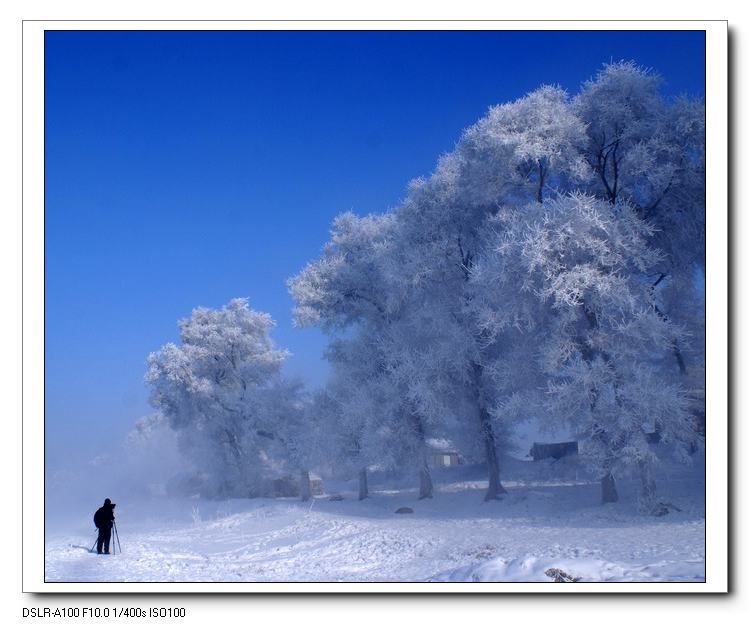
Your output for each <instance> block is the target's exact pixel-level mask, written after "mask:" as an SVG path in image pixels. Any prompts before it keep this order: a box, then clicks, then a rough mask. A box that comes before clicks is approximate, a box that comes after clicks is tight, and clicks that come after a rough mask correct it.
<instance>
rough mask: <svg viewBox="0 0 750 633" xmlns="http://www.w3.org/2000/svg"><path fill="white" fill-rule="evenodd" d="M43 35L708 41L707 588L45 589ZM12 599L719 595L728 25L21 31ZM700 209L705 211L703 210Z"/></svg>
mask: <svg viewBox="0 0 750 633" xmlns="http://www.w3.org/2000/svg"><path fill="white" fill-rule="evenodd" d="M46 30H91V31H97V30H103V31H107V30H117V31H126V30H233V31H242V30H248V31H254V30H301V31H305V30H353V31H357V30H405V31H418V30H469V31H470V30H484V31H487V30H498V31H503V30H506V31H510V30H514V31H515V30H519V31H520V30H535V31H546V30H549V31H567V30H578V31H599V30H617V31H628V30H655V31H670V30H690V31H704V32H705V34H706V129H707V132H706V134H707V137H706V166H707V167H706V172H707V173H706V209H707V213H706V363H707V370H706V406H707V409H706V416H707V418H708V420H710V422H709V424H708V428H709V429H710V430H709V431H708V432H707V439H706V535H705V536H706V581H705V582H704V583H682V582H664V583H577V584H572V583H560V584H558V583H423V582H361V583H333V582H277V583H248V582H231V583H230V582H176V583H173V582H127V583H125V582H112V583H87V582H71V583H60V582H55V583H49V582H45V580H44V555H45V552H44V33H45V31H46ZM22 33H23V34H22V48H23V78H22V93H23V113H22V114H23V122H22V128H23V129H22V133H23V149H22V187H23V189H22V207H23V209H22V212H23V215H22V233H23V237H22V252H23V254H22V260H23V292H22V309H23V334H22V339H23V340H22V343H23V365H22V384H23V386H22V392H23V407H22V418H23V431H22V433H23V435H22V471H23V472H22V476H23V479H22V488H23V490H22V494H23V507H22V521H23V534H22V558H23V564H22V574H23V575H22V590H23V591H24V592H31V593H274V594H278V593H366V594H375V593H456V594H461V593H467V594H479V593H549V592H553V593H670V594H671V593H725V592H727V591H728V589H729V586H728V583H729V575H728V572H729V568H728V555H729V552H728V546H729V542H728V527H729V526H728V511H729V507H728V502H729V500H728V483H729V482H728V477H729V468H728V466H729V464H728V430H729V417H728V416H729V407H728V386H729V376H728V317H729V314H728V217H729V209H728V182H727V181H728V174H729V166H728V24H727V22H725V21H695V20H690V21H655V20H643V21H630V20H628V21H611V20H606V21H605V20H603V21H596V20H592V21H488V20H481V21H473V20H457V21H451V20H423V21H422V20H419V21H417V20H413V21H412V20H382V21H377V20H373V21H368V20H351V21H349V20H308V21H303V20H300V21H296V20H294V21H292V20H279V21H272V20H267V21H266V20H263V21H215V20H211V21H200V20H186V21H180V20H175V21H151V20H144V21H111V20H108V21H95V20H82V21H67V20H65V21H55V20H51V21H37V20H27V21H24V22H23V24H22ZM709 209H710V212H709V211H708V210H709Z"/></svg>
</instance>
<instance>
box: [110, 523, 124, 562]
mask: <svg viewBox="0 0 750 633" xmlns="http://www.w3.org/2000/svg"><path fill="white" fill-rule="evenodd" d="M112 527H113V528H114V530H115V539H113V540H112V553H113V554H115V553H117V548H116V547H115V543H117V547H119V548H120V554H122V545H120V535H119V534H118V533H117V522H116V521H114V520H113V521H112Z"/></svg>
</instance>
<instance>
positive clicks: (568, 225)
mask: <svg viewBox="0 0 750 633" xmlns="http://www.w3.org/2000/svg"><path fill="white" fill-rule="evenodd" d="M494 223H495V225H496V237H495V238H494V241H495V242H496V246H495V253H494V255H493V256H491V257H488V258H486V261H485V264H484V266H483V268H482V270H481V275H478V276H477V279H476V283H477V284H481V289H480V294H481V295H482V298H483V302H482V304H481V307H480V308H479V311H480V314H481V318H482V320H483V322H484V323H486V325H487V329H488V331H490V332H493V333H494V335H495V336H501V335H502V334H505V333H507V332H512V331H513V328H515V326H516V324H517V323H518V322H519V321H518V315H519V314H522V315H523V314H526V313H527V312H528V306H529V302H532V304H533V302H534V301H536V309H537V316H536V317H535V318H534V319H522V320H521V321H520V323H521V325H520V336H521V337H525V339H526V341H527V344H529V345H533V346H534V347H535V349H536V350H537V354H538V357H537V358H538V363H539V367H538V371H540V372H541V374H542V375H543V376H546V377H547V379H548V386H547V388H546V390H545V391H546V393H545V394H544V397H543V405H544V407H545V408H546V410H547V412H548V415H549V416H550V417H552V418H553V419H557V420H560V421H565V422H567V423H568V424H569V425H570V426H571V427H572V429H573V430H574V432H575V433H576V434H577V436H578V437H579V438H581V439H582V440H584V448H585V452H586V454H587V455H588V457H589V458H590V461H591V463H592V464H593V465H594V466H595V467H596V469H597V470H598V471H599V474H600V475H602V476H604V475H606V474H612V473H615V474H617V473H620V472H622V471H623V470H624V469H626V468H627V467H630V466H638V467H639V468H645V467H646V466H647V465H648V464H651V463H653V462H654V460H655V459H656V454H655V453H654V451H653V450H652V448H651V446H650V445H649V444H648V443H647V435H646V434H647V433H650V432H653V431H655V430H658V431H659V435H660V439H661V441H662V442H664V443H666V444H668V445H670V446H672V447H673V448H674V449H675V450H676V451H677V452H678V454H679V455H680V456H682V457H684V456H685V455H686V454H687V451H688V449H689V448H690V446H691V443H692V442H693V441H694V439H695V433H694V422H695V421H694V419H693V416H692V415H691V412H690V402H689V400H688V398H687V394H686V393H685V391H684V390H683V388H682V386H681V385H680V383H679V381H678V380H677V379H676V372H674V371H666V370H664V368H663V366H662V365H661V364H660V361H663V359H665V358H666V357H668V356H669V355H670V354H671V353H672V351H673V347H674V345H675V344H676V343H679V342H680V341H681V340H682V332H681V331H680V329H679V328H677V327H676V326H675V325H674V324H673V323H672V322H670V321H668V320H667V319H665V318H664V317H663V316H661V315H660V314H659V313H658V312H656V311H655V310H654V309H653V293H652V292H651V286H650V285H649V284H645V283H644V281H643V274H644V273H645V272H646V271H647V270H649V269H650V268H651V267H652V266H654V265H655V264H656V263H658V262H659V261H660V260H661V258H662V256H661V254H660V253H659V252H658V251H655V250H654V249H651V248H649V247H648V239H649V237H650V235H651V233H652V230H653V229H652V228H651V227H650V226H649V225H648V224H647V223H646V222H644V221H643V220H640V219H639V218H638V216H637V214H636V212H635V210H634V209H633V208H632V207H631V206H630V205H628V204H626V203H622V202H618V203H617V204H615V205H612V204H609V203H608V202H606V201H603V200H600V199H596V198H594V197H592V196H588V195H585V194H570V195H567V196H562V197H559V198H555V199H551V200H549V201H547V202H545V203H544V204H542V205H539V204H531V205H528V206H526V207H525V208H523V209H521V210H520V211H518V212H512V211H509V212H505V213H501V214H499V215H498V217H497V218H496V219H495V221H494ZM495 315H496V316H495ZM541 324H543V326H544V327H541V328H540V327H539V326H540V325H541ZM540 396H541V394H540Z"/></svg>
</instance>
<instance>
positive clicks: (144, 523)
mask: <svg viewBox="0 0 750 633" xmlns="http://www.w3.org/2000/svg"><path fill="white" fill-rule="evenodd" d="M456 472H457V473H458V474H459V475H463V476H462V477H457V475H453V474H451V475H446V474H445V473H443V474H441V475H440V476H439V477H438V479H439V482H438V484H437V486H436V494H435V497H434V498H433V499H430V500H423V501H417V500H416V490H415V489H404V488H394V489H389V488H388V487H387V486H386V485H380V486H376V490H375V491H374V492H373V495H372V497H371V498H370V499H367V500H365V501H362V502H360V501H357V499H356V495H355V493H354V491H353V489H352V488H351V484H350V485H349V486H346V485H342V486H341V487H340V489H341V490H342V491H343V496H344V500H342V501H329V500H328V494H331V493H332V492H336V490H327V491H326V492H327V495H326V496H321V497H317V498H316V499H314V500H313V501H312V502H307V503H302V502H301V501H298V500H294V499H242V500H239V499H237V500H229V501H224V502H208V501H203V500H200V501H199V500H191V499H167V498H162V499H158V498H157V499H151V500H150V501H135V500H133V501H127V500H123V498H120V499H115V501H119V503H118V508H117V510H118V511H117V518H118V528H119V535H120V540H121V543H122V554H120V553H119V552H118V554H117V555H116V556H108V557H107V556H96V555H94V554H91V553H89V552H88V551H87V550H88V548H89V547H90V546H91V544H92V542H93V541H94V540H95V532H94V531H93V526H92V528H91V529H90V528H89V524H90V523H91V519H90V517H88V516H85V517H81V519H80V525H75V523H70V522H68V523H62V522H57V523H54V522H52V521H48V525H47V543H46V579H47V581H53V582H54V581H62V582H65V581H95V582H99V581H105V582H116V581H243V582H248V581H426V580H433V581H512V582H518V581H548V582H551V578H549V577H548V576H546V575H545V571H546V570H547V569H550V568H553V567H556V568H559V569H562V570H563V571H565V572H567V573H568V574H570V575H571V576H574V577H580V579H581V581H683V582H684V581H697V582H700V581H703V580H704V578H705V571H704V570H705V544H704V536H705V519H704V512H703V507H704V506H703V484H702V482H701V481H699V480H696V479H695V478H693V477H690V476H688V475H689V473H679V476H675V475H673V476H672V477H671V478H670V479H669V480H668V481H661V482H660V483H661V484H662V489H663V491H664V492H665V494H666V496H667V497H668V498H669V500H670V501H671V502H672V503H674V504H675V505H676V506H677V507H678V508H680V511H674V512H671V513H670V514H668V515H666V516H663V517H643V516H639V515H638V514H637V512H636V511H635V498H634V495H635V490H634V484H633V482H627V481H624V482H620V493H621V497H622V500H621V502H620V503H618V504H610V505H607V506H602V505H600V504H599V503H598V501H599V496H598V495H599V489H598V485H597V484H595V483H590V482H587V481H580V480H578V481H576V480H575V479H568V480H563V479H558V480H556V481H548V482H543V483H540V482H534V481H533V480H530V479H529V477H528V476H527V477H526V479H521V480H517V481H506V482H505V485H506V487H507V488H508V491H509V492H508V494H507V495H506V496H505V497H504V498H503V500H502V501H498V502H490V503H485V502H483V490H482V488H483V487H484V483H483V482H482V481H481V480H479V479H467V478H466V472H465V471H463V472H462V471H461V470H460V469H456ZM401 506H408V507H411V508H413V509H414V513H413V514H395V510H396V509H397V508H399V507H401ZM94 509H95V506H94V507H92V508H91V513H93V510H94ZM53 523H54V524H53Z"/></svg>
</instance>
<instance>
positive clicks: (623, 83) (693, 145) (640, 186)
mask: <svg viewBox="0 0 750 633" xmlns="http://www.w3.org/2000/svg"><path fill="white" fill-rule="evenodd" d="M661 84H662V79H661V77H660V76H659V75H658V74H656V73H655V72H653V71H651V70H649V69H645V68H641V67H639V66H638V65H636V64H635V63H633V62H617V63H612V64H607V65H605V66H604V68H603V69H602V71H601V72H600V73H598V75H597V76H596V77H594V78H593V79H591V80H589V81H587V82H585V83H584V85H583V88H582V90H581V93H580V94H579V95H578V96H577V97H576V98H575V101H574V109H575V111H576V113H577V115H578V116H579V117H580V119H581V120H582V121H584V122H585V123H586V135H585V136H584V137H583V140H584V142H583V143H582V148H583V155H584V157H585V159H586V161H587V162H588V163H589V165H590V166H591V168H592V170H593V171H594V173H595V174H596V178H595V179H594V180H593V181H592V182H591V186H590V187H589V191H590V192H591V193H592V194H594V195H596V196H598V197H602V198H604V199H606V200H608V201H609V202H611V203H612V204H615V203H616V202H617V201H620V200H624V201H627V202H628V203H629V204H630V205H632V207H633V208H634V209H635V211H636V213H637V215H638V216H639V218H641V219H642V220H644V221H647V222H648V223H649V224H650V225H651V226H652V227H653V228H654V231H653V232H652V234H651V235H650V237H649V239H648V242H649V245H650V246H652V247H655V248H658V249H659V250H660V251H661V252H662V253H663V254H664V257H663V258H662V259H661V260H660V261H659V262H658V263H657V264H656V265H655V266H654V267H653V268H652V269H651V270H649V271H647V272H648V279H647V280H646V281H644V283H648V284H650V285H651V288H652V290H653V292H654V302H653V306H654V309H655V310H657V311H659V312H660V314H661V316H663V317H664V318H673V319H674V318H678V317H679V314H680V313H685V312H686V311H685V310H684V309H682V308H680V307H679V306H678V301H677V300H678V298H679V297H677V296H675V295H674V292H673V291H674V289H676V288H680V289H683V290H687V292H685V293H684V294H683V295H682V300H683V302H686V303H688V304H693V293H692V292H690V291H689V289H690V287H691V286H692V285H693V277H694V275H695V274H696V270H698V271H700V272H699V274H700V273H701V272H702V271H703V270H704V269H705V250H704V246H703V245H704V243H705V212H706V205H705V106H704V104H703V102H702V101H699V100H695V99H688V98H686V97H682V98H679V99H676V100H673V101H667V100H665V99H663V98H662V97H661V95H660V93H659V88H660V86H661ZM670 285H671V286H672V289H671V290H670V291H667V292H672V299H671V301H670V303H671V308H672V309H671V310H670V311H666V310H665V308H664V306H663V305H662V301H661V294H662V293H663V292H664V290H665V288H667V287H668V286H670ZM688 312H689V310H688ZM680 325H681V326H682V327H689V325H690V323H689V322H688V321H682V322H680ZM692 334H693V337H694V338H699V337H700V336H701V334H700V332H699V331H693V333H692ZM687 351H688V353H690V352H691V351H692V350H691V349H688V350H687ZM696 354H698V351H697V350H696ZM672 355H673V358H674V360H675V361H676V363H677V366H678V368H679V371H680V373H681V374H683V375H685V374H687V364H691V365H693V366H695V360H696V359H693V360H686V359H685V347H684V346H680V345H678V344H677V342H676V341H673V347H672Z"/></svg>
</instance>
